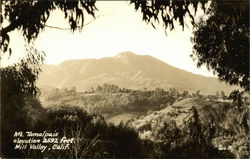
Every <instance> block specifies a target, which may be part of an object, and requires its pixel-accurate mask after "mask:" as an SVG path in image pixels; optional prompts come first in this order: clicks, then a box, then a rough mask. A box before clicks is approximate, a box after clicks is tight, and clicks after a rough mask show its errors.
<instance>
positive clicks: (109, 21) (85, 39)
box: [1, 1, 213, 76]
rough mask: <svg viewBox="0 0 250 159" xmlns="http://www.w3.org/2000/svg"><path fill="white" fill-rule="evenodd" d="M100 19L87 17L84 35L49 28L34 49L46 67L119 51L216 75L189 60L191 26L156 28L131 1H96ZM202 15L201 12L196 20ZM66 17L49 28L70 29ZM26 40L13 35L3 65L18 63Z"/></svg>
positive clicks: (56, 16)
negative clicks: (38, 51) (39, 52)
mask: <svg viewBox="0 0 250 159" xmlns="http://www.w3.org/2000/svg"><path fill="white" fill-rule="evenodd" d="M97 8H98V9H99V11H98V12H97V13H96V15H97V16H98V15H99V16H98V18H97V19H95V20H94V21H92V18H91V17H85V23H86V24H87V23H89V22H90V21H92V22H91V23H89V24H88V25H86V26H85V27H84V28H83V30H82V32H80V33H79V32H75V33H74V34H73V33H72V32H71V31H68V30H66V31H65V30H59V29H53V28H46V29H45V30H44V31H43V32H42V33H41V34H40V35H39V37H38V38H37V39H36V40H35V43H34V45H35V47H36V48H37V49H39V50H43V51H44V52H45V53H46V61H45V63H46V64H59V63H61V62H63V61H65V60H69V59H85V58H102V57H110V56H115V55H117V54H118V53H120V52H124V51H131V52H134V53H135V54H139V55H151V56H153V57H155V58H157V59H160V60H162V61H164V62H166V63H168V64H170V65H172V66H175V67H178V68H181V69H183V70H186V71H189V72H192V73H195V74H201V75H205V76H213V74H212V73H211V72H208V71H207V69H206V68H205V67H202V68H199V69H198V68H197V67H196V64H195V62H193V60H192V59H191V58H190V56H189V55H190V54H191V53H192V43H191V42H190V37H192V27H191V26H190V27H189V28H185V30H184V31H183V30H182V28H181V27H177V28H176V29H175V30H174V31H169V30H167V36H166V34H165V30H164V28H163V27H162V24H159V25H158V26H156V29H154V28H153V27H152V26H151V25H147V24H146V23H145V22H143V21H142V15H141V14H140V12H135V10H134V8H133V6H132V5H130V6H129V2H112V1H104V2H97ZM199 16H202V13H198V14H197V17H199ZM63 17H64V14H63V13H61V12H60V11H55V12H53V13H52V14H51V16H50V18H49V20H48V22H47V25H50V26H57V27H61V28H68V27H69V25H68V24H67V22H66V21H64V18H63ZM24 44H25V43H24V40H23V38H22V35H21V33H20V32H17V31H15V32H13V33H11V42H10V47H11V48H12V49H13V53H12V56H11V57H7V56H5V57H3V58H2V59H1V66H7V65H10V64H12V63H13V62H16V61H17V60H18V59H19V58H21V57H22V56H23V55H24V53H23V52H24Z"/></svg>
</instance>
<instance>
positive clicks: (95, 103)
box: [41, 84, 181, 115]
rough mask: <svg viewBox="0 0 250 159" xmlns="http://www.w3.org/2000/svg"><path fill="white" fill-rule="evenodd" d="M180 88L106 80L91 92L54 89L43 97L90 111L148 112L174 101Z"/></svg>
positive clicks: (52, 103) (100, 112)
mask: <svg viewBox="0 0 250 159" xmlns="http://www.w3.org/2000/svg"><path fill="white" fill-rule="evenodd" d="M176 92H177V91H164V90H163V89H156V90H132V89H125V88H123V89H121V88H119V87H118V86H115V85H110V84H103V86H98V87H97V88H95V89H92V91H91V92H88V93H81V92H76V91H75V89H54V90H51V91H47V92H46V93H43V94H42V96H41V98H42V99H43V100H44V103H45V104H46V105H48V106H56V105H63V104H64V105H65V104H66V105H75V106H79V107H82V108H85V109H86V110H87V111H88V112H89V113H94V114H100V115H104V114H116V113H123V112H129V111H133V112H145V111H147V110H149V109H157V108H159V107H160V106H166V105H171V104H172V103H173V102H174V101H175V100H176V98H177V93H176ZM179 96H181V94H180V95H179Z"/></svg>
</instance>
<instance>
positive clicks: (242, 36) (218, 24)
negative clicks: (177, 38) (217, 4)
mask: <svg viewBox="0 0 250 159" xmlns="http://www.w3.org/2000/svg"><path fill="white" fill-rule="evenodd" d="M244 4H245V3H243V4H241V3H237V4H235V5H236V6H235V10H236V11H237V14H236V15H235V16H231V14H229V13H228V12H229V11H228V9H229V8H230V5H229V8H227V10H215V9H211V10H210V11H209V14H208V15H209V18H208V19H206V18H203V19H201V20H200V22H199V23H198V24H196V25H195V31H194V37H193V38H192V42H193V43H194V46H193V54H192V57H193V58H194V60H196V61H197V66H198V67H200V66H202V65H206V67H207V68H208V69H210V70H213V71H214V73H215V74H216V75H217V76H218V77H219V80H222V81H226V82H227V83H228V84H230V85H240V86H241V87H242V88H244V89H245V90H249V81H250V78H249V36H250V35H249V5H244ZM224 9H226V8H224ZM232 12H234V11H233V10H232Z"/></svg>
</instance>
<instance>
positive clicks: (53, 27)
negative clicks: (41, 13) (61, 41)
mask: <svg viewBox="0 0 250 159" xmlns="http://www.w3.org/2000/svg"><path fill="white" fill-rule="evenodd" d="M101 16H102V15H98V16H97V17H95V18H94V19H92V20H91V21H89V22H88V23H86V24H84V25H83V26H87V25H89V24H91V23H92V22H93V21H94V20H96V19H97V18H99V17H101ZM44 26H45V27H48V28H52V29H59V30H71V28H61V27H57V26H51V25H46V24H45V25H44ZM83 26H77V27H76V28H82V27H83Z"/></svg>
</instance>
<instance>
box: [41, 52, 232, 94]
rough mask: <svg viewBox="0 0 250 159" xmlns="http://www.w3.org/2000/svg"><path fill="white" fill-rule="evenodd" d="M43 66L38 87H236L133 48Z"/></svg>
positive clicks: (210, 89) (209, 89)
mask: <svg viewBox="0 0 250 159" xmlns="http://www.w3.org/2000/svg"><path fill="white" fill-rule="evenodd" d="M42 70H43V72H42V73H41V74H40V75H39V79H38V82H37V85H38V87H43V86H46V85H50V86H54V87H57V88H62V87H76V88H77V90H80V91H82V90H87V89H90V87H92V86H93V87H95V86H97V85H101V84H103V83H109V84H115V85H118V86H119V87H125V88H132V89H145V88H148V89H155V88H163V89H169V88H176V89H177V90H188V91H192V92H194V91H195V90H201V91H202V92H203V93H206V94H208V93H215V92H216V91H225V92H227V93H228V92H229V91H231V90H232V87H230V86H227V85H226V84H225V83H222V82H219V81H218V80H217V79H216V78H214V77H206V76H202V75H197V74H194V73H191V72H188V71H185V70H182V69H179V68H177V67H174V66H171V65H169V64H167V63H164V62H163V61H161V60H159V59H157V58H154V57H152V56H149V55H136V54H134V53H132V52H122V53H119V54H118V55H116V56H113V57H104V58H99V59H80V60H79V59H77V60H74V59H72V60H67V61H64V62H62V63H60V64H58V65H49V66H47V65H43V66H42Z"/></svg>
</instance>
